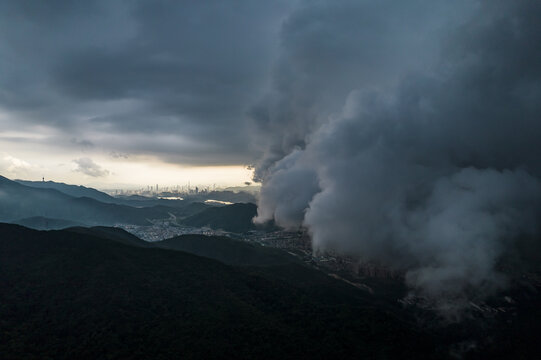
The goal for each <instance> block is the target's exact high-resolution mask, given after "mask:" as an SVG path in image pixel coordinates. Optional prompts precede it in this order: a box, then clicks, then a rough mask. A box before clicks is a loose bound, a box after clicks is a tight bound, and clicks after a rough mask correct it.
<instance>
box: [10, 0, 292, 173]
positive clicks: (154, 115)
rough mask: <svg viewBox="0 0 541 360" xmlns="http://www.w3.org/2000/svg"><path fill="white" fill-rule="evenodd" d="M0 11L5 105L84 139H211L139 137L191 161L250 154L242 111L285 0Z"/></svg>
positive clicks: (257, 82)
mask: <svg viewBox="0 0 541 360" xmlns="http://www.w3.org/2000/svg"><path fill="white" fill-rule="evenodd" d="M0 10H1V11H0V13H1V15H0V16H1V17H2V19H1V21H0V23H1V24H2V25H0V27H1V30H2V31H1V33H2V35H0V54H1V55H2V64H0V68H1V69H2V70H0V88H1V89H2V91H1V92H0V107H2V108H4V109H6V110H8V111H10V113H11V114H12V116H14V117H16V118H17V119H18V121H32V122H36V123H41V124H47V125H50V126H54V127H56V128H58V129H69V132H70V134H71V135H75V136H77V137H82V136H83V135H82V134H77V133H76V132H81V133H82V132H84V131H87V130H89V129H90V130H94V131H95V130H98V131H101V129H106V130H107V131H108V132H114V133H117V134H128V135H127V136H129V134H130V133H135V134H137V133H139V134H148V133H151V134H153V135H154V136H158V135H159V134H179V135H181V136H182V137H189V138H191V139H192V140H193V141H194V142H202V143H208V144H212V145H215V146H213V149H215V150H216V151H215V152H207V153H201V154H199V153H196V152H195V151H191V154H190V155H189V156H188V155H184V156H180V157H178V156H177V155H178V154H170V153H169V152H170V149H167V148H164V149H160V147H159V141H155V145H154V146H152V147H151V148H150V147H149V148H147V149H145V148H141V147H140V146H138V145H137V144H133V145H132V147H133V148H134V149H135V148H136V149H137V151H142V152H145V151H148V152H154V153H155V154H157V155H160V156H164V157H166V158H176V157H178V158H182V160H183V161H184V162H189V163H193V164H197V163H199V162H202V163H215V164H220V163H227V164H242V163H247V162H249V161H250V160H251V159H252V157H251V155H250V153H249V152H248V151H247V146H246V144H247V141H246V140H245V138H246V136H247V134H246V132H245V131H244V129H245V126H244V123H245V115H244V114H245V109H246V107H247V106H248V104H250V103H252V102H253V101H254V100H255V99H256V96H258V95H259V92H258V91H259V89H260V88H261V87H262V84H263V83H264V82H265V81H266V79H267V68H268V66H269V65H270V62H271V59H272V51H273V49H274V43H275V42H276V39H275V33H276V32H277V30H278V29H279V26H280V22H281V18H282V17H283V16H284V14H283V13H284V11H285V10H286V6H285V5H283V4H281V3H279V2H275V3H272V4H271V3H270V2H263V1H235V2H232V3H228V2H222V1H205V2H192V1H180V2H172V1H137V2H129V1H126V2H122V1H120V2H109V1H92V2H75V3H74V2H71V1H54V2H45V3H43V2H30V1H13V2H3V4H2V8H1V9H0ZM115 104H116V105H115ZM104 109H105V110H104ZM92 141H93V142H95V143H96V145H97V146H100V147H106V148H107V147H112V146H113V144H109V143H103V142H101V143H100V142H99V141H97V140H96V139H92ZM179 141H180V138H179ZM124 150H125V151H130V150H131V149H124Z"/></svg>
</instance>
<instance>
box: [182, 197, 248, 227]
mask: <svg viewBox="0 0 541 360" xmlns="http://www.w3.org/2000/svg"><path fill="white" fill-rule="evenodd" d="M256 214H257V206H256V205H255V204H251V203H248V204H242V203H239V204H233V205H227V206H222V207H212V208H208V209H206V210H203V211H201V212H200V213H197V214H195V215H192V216H190V217H188V218H186V219H184V220H183V221H182V222H183V224H186V225H188V226H194V227H204V226H208V227H210V228H212V229H221V230H225V231H231V232H238V233H240V232H246V231H249V230H252V229H255V225H254V224H253V222H252V219H253V218H254V216H256Z"/></svg>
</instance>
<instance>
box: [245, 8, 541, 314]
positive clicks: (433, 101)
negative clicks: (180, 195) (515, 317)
mask: <svg viewBox="0 0 541 360" xmlns="http://www.w3.org/2000/svg"><path fill="white" fill-rule="evenodd" d="M419 4H420V3H417V5H419ZM387 5H391V6H390V8H391V10H389V7H388V6H387ZM424 5H426V6H425V7H424V10H423V11H424V12H423V11H420V12H418V13H417V14H415V13H408V12H407V11H406V12H404V7H406V8H408V9H411V7H412V6H413V7H415V6H414V5H412V3H409V2H408V3H407V5H406V3H405V2H400V3H399V4H398V3H397V2H377V5H376V2H364V3H363V5H359V2H341V3H340V6H335V5H334V3H333V2H318V5H317V6H312V5H307V7H306V8H305V9H300V10H298V13H296V14H295V15H293V16H292V17H290V20H289V23H287V26H285V27H284V31H283V33H282V37H283V38H284V40H283V44H285V46H283V47H282V55H281V56H282V58H283V59H284V60H282V61H283V62H289V63H293V64H295V65H296V66H297V69H296V71H295V72H289V71H290V68H289V67H286V68H281V67H279V68H278V70H277V73H276V74H275V77H276V81H275V84H276V85H275V87H274V89H273V91H272V92H271V93H270V95H269V98H270V101H269V100H268V98H266V99H265V100H264V106H261V105H257V106H256V108H255V110H254V116H255V119H256V123H257V124H258V126H259V127H260V129H262V130H261V135H262V136H265V137H266V138H267V139H268V142H267V147H266V153H265V156H264V157H263V158H262V160H261V161H260V163H259V166H258V168H257V172H256V173H257V175H258V176H259V177H260V178H261V179H262V180H263V184H264V185H263V188H262V190H261V198H260V202H259V212H258V214H259V215H258V217H257V218H256V221H258V222H264V221H267V220H269V219H272V218H274V219H275V220H276V221H277V223H278V224H281V225H283V226H285V227H289V228H294V227H298V226H305V227H307V228H308V230H309V232H310V233H311V235H312V239H313V245H314V248H315V249H316V250H329V249H331V250H335V251H339V252H342V253H347V254H352V255H356V256H358V257H359V258H361V259H364V260H371V261H377V262H381V263H384V264H386V265H389V266H392V267H394V268H397V269H400V270H403V271H405V273H406V281H407V282H408V284H409V285H410V286H411V287H412V288H413V289H414V290H415V291H416V292H417V293H418V294H420V295H424V296H427V297H429V298H432V299H454V300H453V301H458V303H459V302H460V301H459V300H461V299H467V298H470V297H472V296H480V297H482V296H483V295H486V294H490V293H492V292H493V291H495V290H496V289H499V288H501V287H503V286H505V278H504V277H503V276H502V275H501V274H500V273H499V272H498V271H497V270H496V269H497V264H498V263H499V262H500V261H501V259H502V258H504V257H505V256H507V255H508V254H510V253H511V252H512V251H513V248H514V246H515V242H514V240H516V239H519V238H521V237H524V236H539V232H540V229H539V225H540V222H539V220H540V219H541V181H540V176H541V166H540V165H539V164H540V163H539V156H540V151H541V147H540V146H539V140H538V139H539V138H540V137H541V122H540V118H539V114H540V113H541V105H540V104H541V102H540V101H539V99H540V98H541V87H540V84H541V50H540V48H539V47H538V46H537V45H536V44H538V43H539V42H540V41H541V27H540V23H539V21H537V20H536V19H539V17H540V16H541V5H540V4H538V3H536V2H531V1H512V2H510V1H481V2H478V3H477V2H476V3H474V2H469V3H460V2H454V3H453V5H452V8H446V7H447V6H449V3H443V2H431V3H430V5H427V3H426V2H425V3H424ZM380 6H381V9H380ZM329 9H331V10H329ZM336 9H338V10H336ZM334 10H336V11H334ZM441 10H445V11H443V12H441ZM449 10H452V11H449ZM395 12H396V13H395ZM429 14H430V16H433V17H432V19H437V20H438V21H439V22H440V25H435V24H430V23H426V22H424V21H423V16H424V15H429ZM448 14H451V15H448ZM410 15H411V16H410ZM394 16H398V17H400V19H401V20H396V19H395V18H394ZM453 16H456V17H455V18H454V19H453ZM352 18H353V19H357V18H367V19H370V20H369V21H364V22H361V24H362V25H359V27H358V28H356V27H354V26H352V25H351V24H350V23H349V21H350V19H352ZM450 19H451V20H452V21H449V20H450ZM387 21H389V22H391V25H388V24H387ZM315 24H317V25H315ZM382 24H384V25H382ZM379 26H383V27H384V30H381V29H380V28H379ZM389 28H390V29H392V34H389V33H386V32H385V30H388V29H389ZM320 29H324V30H320ZM321 32H323V33H324V34H325V35H326V38H332V39H333V40H332V41H330V42H329V43H328V44H326V43H325V42H324V43H323V44H321V43H320V38H321V35H322V33H321ZM427 32H428V33H429V34H430V35H428V36H427V35H426V34H427ZM299 34H300V35H299ZM415 34H417V35H418V36H415ZM299 36H304V37H305V39H304V40H303V41H297V40H298V38H299ZM410 38H411V39H415V40H413V43H411V44H410V43H408V39H410ZM311 42H313V43H314V44H316V45H314V46H315V47H316V48H318V49H319V50H320V51H322V52H321V53H320V56H315V55H314V54H315V53H316V52H317V51H316V49H311V48H309V47H308V48H307V44H311ZM403 42H405V44H406V46H404V47H401V45H404V43H403ZM396 44H400V45H398V46H395V45H396ZM416 44H417V46H415V45H416ZM331 45H332V47H333V48H332V50H326V46H331ZM310 54H311V55H310ZM331 54H336V55H337V56H339V59H337V61H335V62H333V61H329V62H328V63H326V62H324V63H322V59H325V58H326V55H329V56H330V55H331ZM389 56H390V57H391V59H388V58H387V57H389ZM372 57H374V58H372ZM380 78H381V82H380V81H379V79H380ZM284 82H285V83H286V85H284ZM284 111H286V112H285V113H284ZM270 134H273V135H274V136H272V135H270ZM447 305H448V304H447Z"/></svg>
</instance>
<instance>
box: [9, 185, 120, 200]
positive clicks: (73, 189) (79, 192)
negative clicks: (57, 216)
mask: <svg viewBox="0 0 541 360" xmlns="http://www.w3.org/2000/svg"><path fill="white" fill-rule="evenodd" d="M15 181H16V182H18V183H19V184H22V185H25V186H29V187H34V188H39V189H55V190H58V191H60V192H62V193H64V194H66V195H70V196H73V197H87V198H91V199H94V200H98V201H101V202H104V203H112V204H118V203H119V201H118V200H117V199H115V198H114V197H112V196H110V195H108V194H106V193H104V192H102V191H98V190H96V189H93V188H89V187H85V186H82V185H70V184H64V183H59V182H55V181H29V180H19V179H17V180H15Z"/></svg>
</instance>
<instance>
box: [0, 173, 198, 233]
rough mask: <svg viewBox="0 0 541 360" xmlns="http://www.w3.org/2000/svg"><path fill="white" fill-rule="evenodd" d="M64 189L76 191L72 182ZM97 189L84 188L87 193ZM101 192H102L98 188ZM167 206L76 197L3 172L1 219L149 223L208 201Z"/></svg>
mask: <svg viewBox="0 0 541 360" xmlns="http://www.w3.org/2000/svg"><path fill="white" fill-rule="evenodd" d="M64 185H65V184H63V185H62V186H60V187H61V188H62V189H69V191H70V192H71V193H74V191H73V189H75V188H77V187H72V186H71V185H66V186H64ZM92 190H93V189H88V188H84V189H83V190H82V192H83V193H87V192H91V193H95V192H94V191H92ZM98 193H99V192H98ZM182 205H183V206H177V207H167V206H163V205H152V206H148V207H140V208H137V207H133V206H128V205H123V204H115V203H104V202H101V201H98V200H96V199H94V198H89V197H73V196H70V195H68V194H65V193H63V192H61V191H59V190H56V189H51V188H36V187H30V186H25V185H22V184H20V183H18V182H15V181H11V180H9V179H7V178H5V177H1V176H0V221H5V222H13V221H19V220H20V219H24V218H31V217H44V218H52V219H62V220H67V221H72V222H76V223H82V224H87V225H113V224H116V223H128V224H140V225H144V224H149V220H152V219H163V218H168V217H170V216H171V214H173V215H174V216H181V217H185V216H188V215H191V214H193V213H194V212H197V211H200V210H201V209H202V208H206V207H207V205H204V204H198V205H193V204H190V203H188V202H186V203H182Z"/></svg>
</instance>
